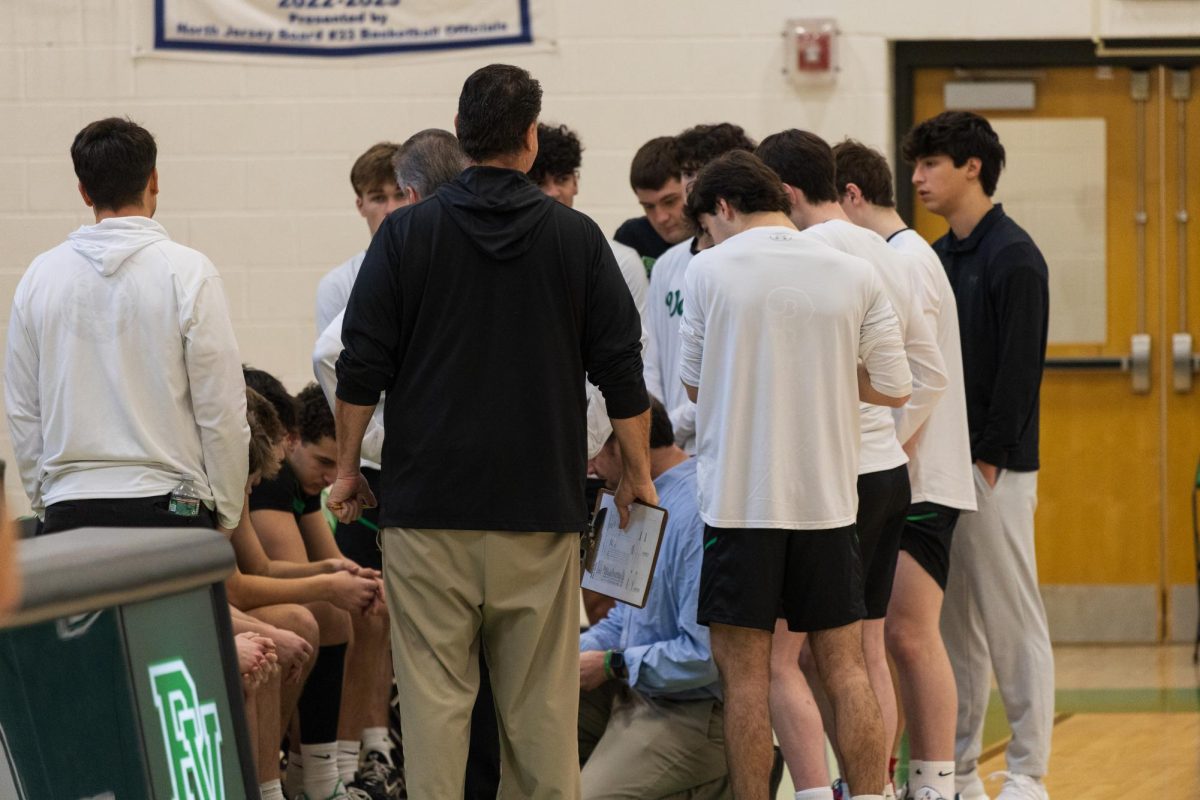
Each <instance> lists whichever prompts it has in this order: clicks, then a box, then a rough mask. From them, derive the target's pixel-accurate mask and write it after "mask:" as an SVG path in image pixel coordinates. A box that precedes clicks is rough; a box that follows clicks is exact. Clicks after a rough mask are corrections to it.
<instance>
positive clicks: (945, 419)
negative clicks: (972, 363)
mask: <svg viewBox="0 0 1200 800" xmlns="http://www.w3.org/2000/svg"><path fill="white" fill-rule="evenodd" d="M888 244H890V245H891V246H892V247H893V248H894V249H896V250H898V251H899V252H901V253H905V254H907V255H908V256H909V257H910V258H912V259H913V261H914V263H916V264H917V266H918V267H919V269H918V270H916V272H915V273H914V274H915V276H916V278H917V280H918V284H917V300H918V302H919V303H920V305H921V308H922V310H923V311H924V314H925V320H926V322H927V323H928V325H929V327H930V328H931V329H932V330H933V331H934V332H935V335H936V337H937V343H938V348H939V349H940V350H941V351H942V359H943V360H944V361H945V363H946V374H947V376H948V385H947V387H946V392H945V394H943V395H942V399H941V400H939V401H938V404H937V405H936V406H935V407H934V409H933V412H932V413H930V415H929V417H928V419H926V420H925V423H924V424H923V425H922V424H920V423H915V422H914V420H913V419H912V418H911V415H910V413H909V409H908V408H907V407H902V408H898V409H893V413H894V415H895V419H896V433H897V434H898V435H899V436H901V437H902V438H904V437H911V438H907V439H906V445H905V449H906V450H907V451H908V454H909V462H908V477H909V480H910V481H911V482H912V499H913V502H914V503H919V502H923V501H924V502H929V503H939V504H941V505H944V506H948V507H950V508H957V509H960V510H962V511H974V510H975V484H974V480H973V478H974V476H973V475H972V474H971V434H970V432H969V431H968V429H967V396H966V390H965V389H964V387H963V366H962V342H961V341H960V340H959V338H958V336H959V334H958V307H957V306H956V305H955V302H954V289H953V288H951V286H950V280H949V278H947V277H946V270H945V269H944V268H943V267H942V262H941V259H939V258H938V256H937V253H935V252H933V248H932V247H930V246H929V244H928V243H927V242H926V241H925V240H924V239H922V238H921V235H920V234H919V233H917V232H916V231H913V230H906V231H902V232H900V233H898V234H895V235H894V236H892V238H891V239H889V240H888Z"/></svg>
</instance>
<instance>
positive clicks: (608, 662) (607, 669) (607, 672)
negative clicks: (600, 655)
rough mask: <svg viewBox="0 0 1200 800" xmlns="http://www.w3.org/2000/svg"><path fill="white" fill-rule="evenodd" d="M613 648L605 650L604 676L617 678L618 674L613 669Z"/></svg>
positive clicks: (610, 678)
mask: <svg viewBox="0 0 1200 800" xmlns="http://www.w3.org/2000/svg"><path fill="white" fill-rule="evenodd" d="M612 654H613V651H612V650H605V651H604V676H605V677H606V678H608V679H609V680H616V677H617V676H616V675H613V671H612Z"/></svg>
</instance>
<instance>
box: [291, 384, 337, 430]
mask: <svg viewBox="0 0 1200 800" xmlns="http://www.w3.org/2000/svg"><path fill="white" fill-rule="evenodd" d="M296 403H297V405H299V406H300V441H302V442H304V443H305V444H316V443H317V442H319V441H321V440H322V439H324V438H325V437H326V436H328V437H329V438H331V439H333V438H336V436H337V426H336V425H335V424H334V422H333V411H331V410H330V408H329V401H328V400H326V399H325V392H323V391H321V387H320V386H318V385H317V384H316V383H310V384H309V385H308V386H305V387H304V388H303V389H301V390H300V394H298V395H296Z"/></svg>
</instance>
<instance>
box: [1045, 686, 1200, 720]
mask: <svg viewBox="0 0 1200 800" xmlns="http://www.w3.org/2000/svg"><path fill="white" fill-rule="evenodd" d="M1055 708H1056V709H1057V710H1059V711H1067V712H1070V713H1073V714H1123V713H1124V714H1128V713H1160V714H1162V713H1166V714H1194V713H1196V712H1197V711H1200V689H1060V690H1059V691H1057V692H1055Z"/></svg>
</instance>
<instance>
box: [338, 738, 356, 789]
mask: <svg viewBox="0 0 1200 800" xmlns="http://www.w3.org/2000/svg"><path fill="white" fill-rule="evenodd" d="M359 747H360V745H359V743H358V742H351V741H347V740H346V739H338V743H337V764H338V777H339V778H341V779H342V783H347V784H349V783H353V782H354V773H356V772H358V748H359Z"/></svg>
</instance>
